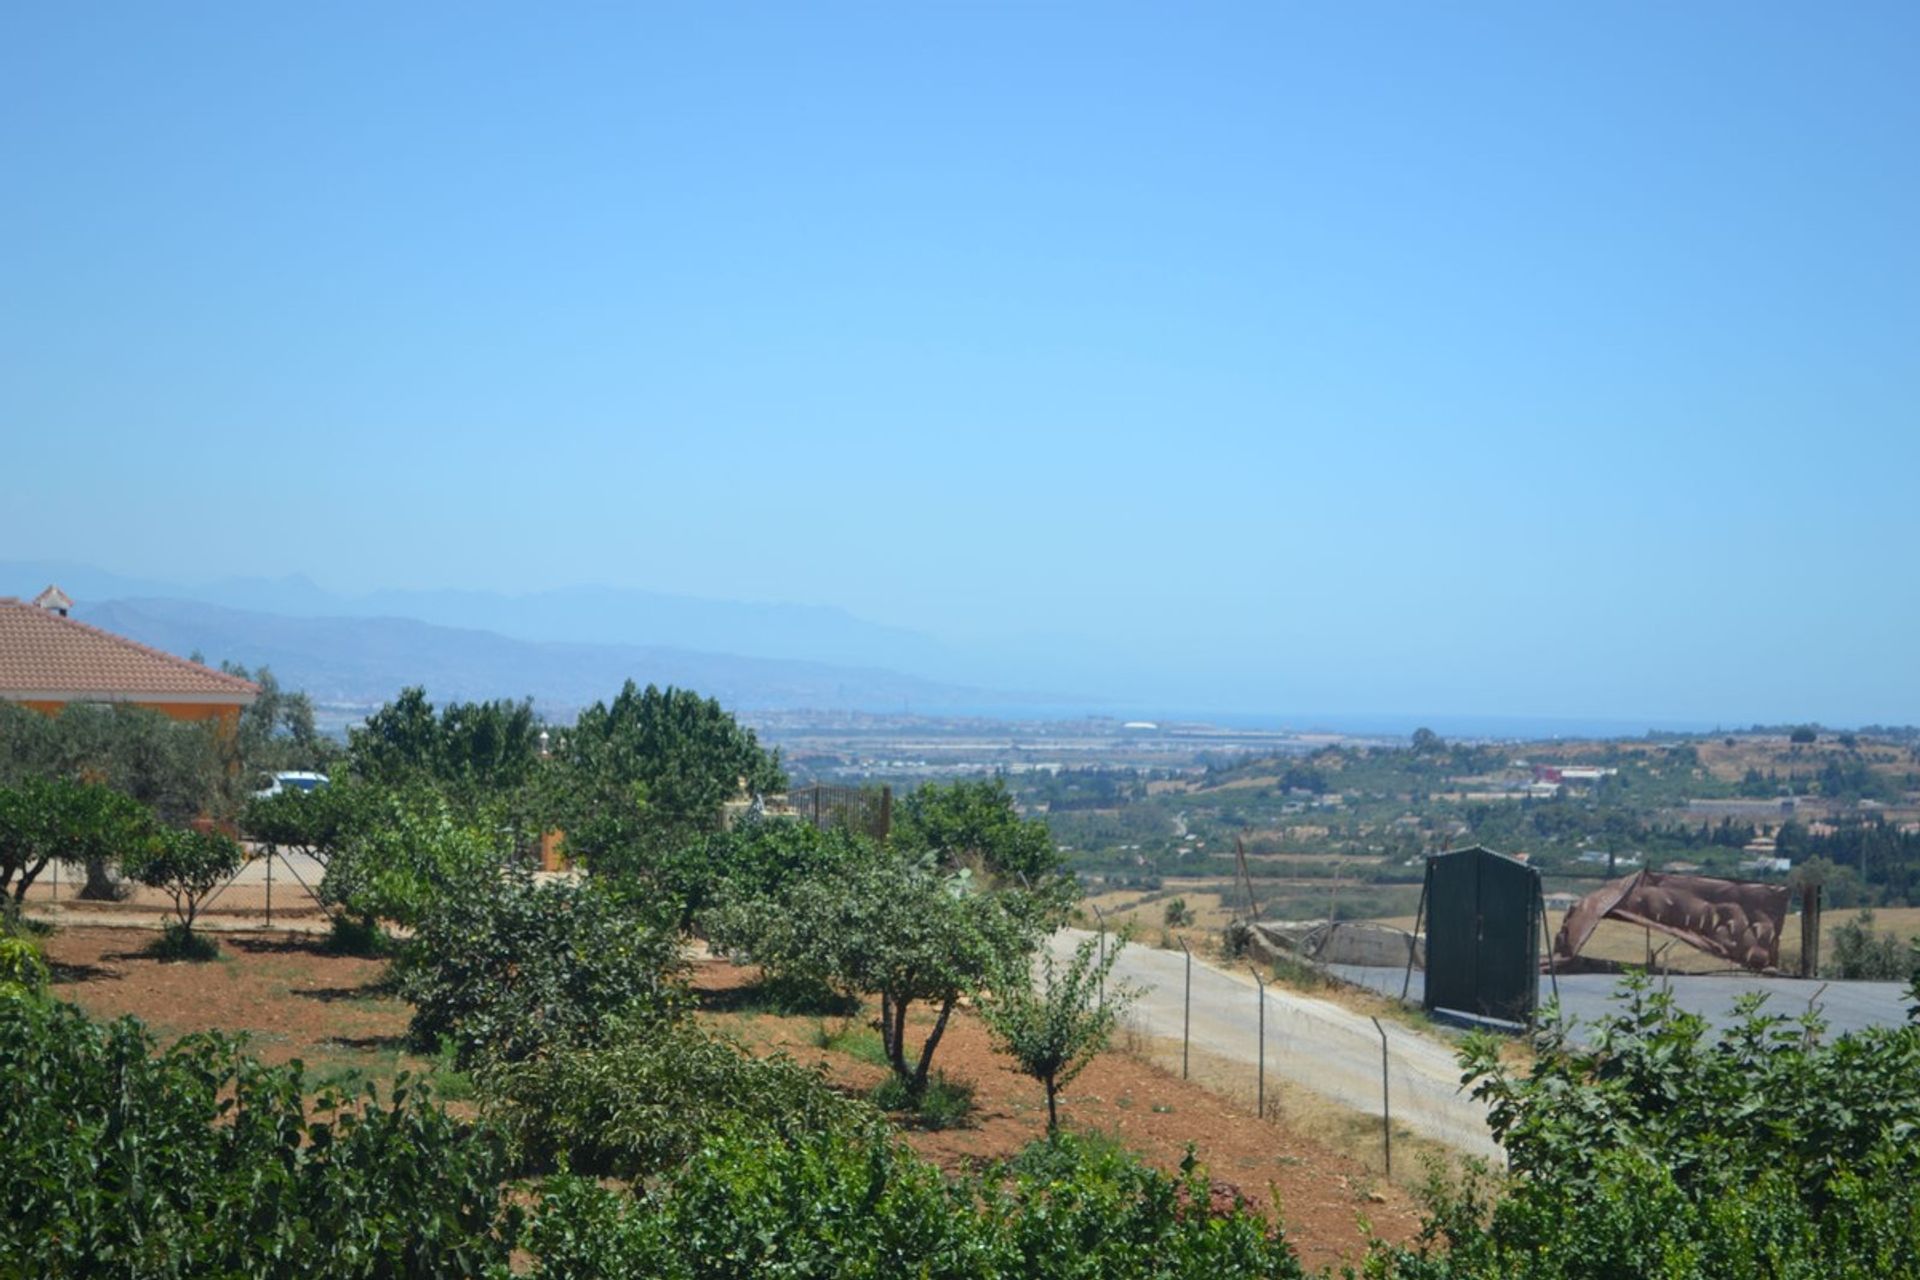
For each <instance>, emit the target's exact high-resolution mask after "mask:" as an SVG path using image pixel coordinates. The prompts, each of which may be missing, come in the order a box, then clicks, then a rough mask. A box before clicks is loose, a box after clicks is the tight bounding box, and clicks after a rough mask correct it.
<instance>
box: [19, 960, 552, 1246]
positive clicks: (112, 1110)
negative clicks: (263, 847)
mask: <svg viewBox="0 0 1920 1280" xmlns="http://www.w3.org/2000/svg"><path fill="white" fill-rule="evenodd" d="M0 1079H4V1080H5V1081H6V1082H7V1086H6V1087H7V1091H8V1093H7V1097H8V1101H7V1103H6V1105H5V1106H3V1107H0V1153H4V1156H3V1157H0V1222H4V1223H5V1228H4V1229H0V1276H33V1277H45V1278H48V1280H52V1278H54V1277H80V1276H107V1275H112V1276H132V1277H146V1276H231V1277H287V1278H288V1280H293V1278H294V1277H300V1278H303V1280H304V1278H307V1277H318V1278H330V1277H343V1278H344V1277H416V1276H417V1277H429V1276H433V1277H441V1276H471V1275H479V1274H483V1273H486V1272H489V1271H495V1272H503V1271H504V1266H505V1263H506V1261H507V1257H508V1253H509V1250H510V1248H511V1246H512V1243H513V1239H514V1236H515V1233H516V1229H517V1221H518V1212H517V1211H515V1210H512V1209H509V1208H508V1207H506V1205H505V1203H504V1201H503V1199H502V1195H501V1191H500V1185H501V1174H502V1172H503V1171H504V1163H503V1158H502V1151H501V1147H500V1144H499V1143H498V1142H497V1141H496V1140H494V1139H492V1138H490V1137H488V1135H486V1134H485V1133H483V1132H476V1131H473V1130H471V1129H470V1128H468V1127H467V1126H465V1125H462V1124H459V1123H457V1122H456V1121H454V1120H452V1119H450V1118H449V1117H448V1116H447V1115H446V1113H445V1112H444V1111H442V1110H441V1109H440V1108H439V1107H437V1106H435V1105H434V1104H433V1103H432V1102H431V1100H430V1099H429V1098H428V1097H427V1096H426V1095H425V1094H424V1093H423V1092H421V1091H419V1090H418V1089H417V1088H416V1087H414V1086H412V1085H409V1084H408V1083H407V1082H406V1080H405V1078H404V1077H403V1078H402V1080H401V1081H400V1083H399V1084H397V1085H396V1086H395V1088H394V1090H393V1093H392V1097H391V1099H390V1100H389V1101H387V1102H385V1103H382V1102H381V1101H379V1099H378V1098H376V1097H375V1096H374V1095H373V1094H372V1093H371V1091H369V1093H368V1094H367V1095H366V1096H365V1097H363V1098H362V1099H359V1100H357V1101H355V1102H351V1103H348V1102H342V1101H340V1100H338V1099H333V1098H327V1097H322V1098H321V1099H319V1100H318V1101H317V1102H316V1103H315V1104H314V1107H313V1109H312V1110H311V1111H309V1110H308V1108H307V1106H306V1104H305V1102H304V1100H303V1095H304V1093H305V1091H306V1089H307V1087H308V1086H307V1082H306V1081H305V1080H304V1078H303V1077H302V1074H301V1070H300V1067H299V1065H298V1064H294V1065H292V1066H287V1067H268V1066H263V1065H261V1064H260V1063H259V1062H257V1061H255V1060H253V1059H251V1058H249V1057H246V1056H245V1055H243V1054H242V1053H241V1052H240V1051H239V1046H238V1042H237V1041H234V1040H232V1039H229V1038H226V1037H222V1036H218V1035H213V1034H194V1035H188V1036H185V1037H182V1038H181V1039H180V1040H179V1041H178V1042H177V1043H175V1044H174V1045H172V1046H170V1047H168V1048H166V1049H164V1050H162V1049H158V1048H157V1047H156V1044H155V1042H154V1039H153V1037H152V1036H151V1035H150V1034H149V1033H148V1032H147V1031H146V1029H145V1028H144V1027H142V1026H141V1025H140V1024H139V1023H138V1022H136V1021H134V1020H133V1019H131V1018H123V1019H121V1020H120V1021H118V1022H113V1023H105V1024H102V1023H95V1022H92V1021H89V1020H88V1019H87V1018H86V1016H85V1015H84V1014H82V1013H81V1012H80V1011H79V1010H78V1009H76V1008H74V1007H73V1006H71V1005H67V1004H62V1003H58V1002H55V1001H51V1000H48V999H45V998H44V997H29V998H21V999H9V1000H0Z"/></svg>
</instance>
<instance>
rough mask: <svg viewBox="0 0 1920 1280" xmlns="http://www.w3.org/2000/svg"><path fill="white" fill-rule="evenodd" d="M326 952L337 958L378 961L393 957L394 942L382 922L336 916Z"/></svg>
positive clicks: (329, 931) (324, 945) (328, 932)
mask: <svg viewBox="0 0 1920 1280" xmlns="http://www.w3.org/2000/svg"><path fill="white" fill-rule="evenodd" d="M322 945H323V947H324V948H325V950H326V951H327V952H328V953H329V954H332V955H336V956H363V957H366V958H369V959H377V958H379V957H381V956H387V955H392V954H393V952H394V941H393V938H392V936H391V935H389V934H388V933H387V931H386V930H385V929H382V928H381V927H380V922H379V921H377V920H370V919H367V918H365V917H362V916H335V917H333V921H332V924H331V926H330V927H329V929H328V930H327V940H326V942H325V943H323V944H322Z"/></svg>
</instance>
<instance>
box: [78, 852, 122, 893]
mask: <svg viewBox="0 0 1920 1280" xmlns="http://www.w3.org/2000/svg"><path fill="white" fill-rule="evenodd" d="M76 896H77V897H81V898H85V899H87V900H88V901H89V902H119V901H120V900H121V899H122V898H125V897H126V896H127V891H126V886H125V885H123V884H122V883H121V882H120V881H118V880H116V879H115V878H114V875H113V864H112V863H111V862H109V861H108V860H107V859H105V858H88V859H87V882H86V883H85V884H84V885H82V886H80V892H79V893H78V894H77V895H76Z"/></svg>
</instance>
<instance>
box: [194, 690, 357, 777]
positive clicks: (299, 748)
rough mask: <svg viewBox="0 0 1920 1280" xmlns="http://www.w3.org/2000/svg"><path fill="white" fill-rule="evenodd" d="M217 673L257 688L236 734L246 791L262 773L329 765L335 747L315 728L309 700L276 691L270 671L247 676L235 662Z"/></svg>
mask: <svg viewBox="0 0 1920 1280" xmlns="http://www.w3.org/2000/svg"><path fill="white" fill-rule="evenodd" d="M220 669H221V670H222V671H224V672H226V673H227V674H228V675H230V676H239V677H240V678H241V679H242V680H251V681H253V682H254V683H255V684H257V685H259V686H260V695H259V696H258V697H256V698H255V699H254V700H253V701H252V703H250V704H249V705H248V706H247V707H245V708H244V709H243V710H242V711H241V712H240V724H239V727H238V730H237V732H236V743H235V745H236V747H237V749H238V751H239V756H240V761H241V764H242V766H243V780H244V782H245V783H246V785H247V786H248V787H249V788H251V787H252V786H253V785H254V783H255V782H256V781H257V780H258V779H259V777H260V776H261V775H263V774H269V773H277V772H279V771H281V770H283V769H306V770H320V769H326V768H328V767H330V766H331V764H332V763H333V760H334V758H335V757H336V756H338V755H339V748H338V747H336V746H335V745H334V744H333V743H331V742H329V741H327V739H326V738H324V737H322V736H321V735H320V732H319V730H318V729H316V728H315V727H314V721H313V699H311V698H309V697H308V696H307V695H306V694H305V693H302V692H298V691H290V690H286V689H283V688H281V687H280V681H279V680H278V678H276V677H275V676H274V674H273V672H272V670H271V669H269V668H267V667H264V666H263V667H260V668H258V669H256V670H253V671H248V670H247V669H246V668H245V667H243V666H241V665H240V664H239V663H237V662H222V663H221V664H220Z"/></svg>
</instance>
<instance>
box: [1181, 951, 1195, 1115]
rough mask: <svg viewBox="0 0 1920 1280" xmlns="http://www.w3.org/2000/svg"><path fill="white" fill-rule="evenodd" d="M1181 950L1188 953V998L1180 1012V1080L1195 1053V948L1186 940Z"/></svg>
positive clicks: (1183, 1076) (1184, 1075) (1185, 1074)
mask: <svg viewBox="0 0 1920 1280" xmlns="http://www.w3.org/2000/svg"><path fill="white" fill-rule="evenodd" d="M1180 949H1181V950H1182V951H1184V952H1186V953H1187V996H1186V1000H1185V1002H1184V1003H1183V1004H1182V1006H1181V1010H1180V1078H1181V1079H1182V1080H1185V1079H1186V1078H1187V1058H1188V1056H1189V1055H1190V1054H1191V1053H1192V1051H1193V948H1192V947H1189V946H1188V945H1187V940H1186V939H1185V938H1182V939H1180Z"/></svg>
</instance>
